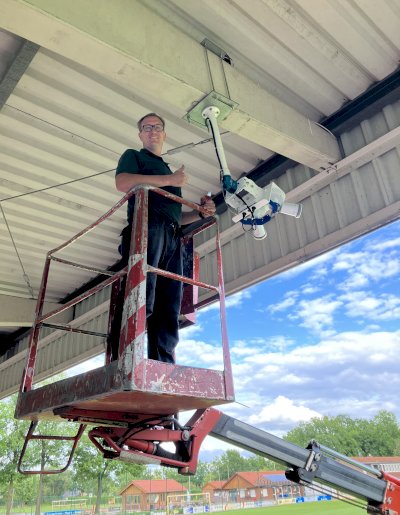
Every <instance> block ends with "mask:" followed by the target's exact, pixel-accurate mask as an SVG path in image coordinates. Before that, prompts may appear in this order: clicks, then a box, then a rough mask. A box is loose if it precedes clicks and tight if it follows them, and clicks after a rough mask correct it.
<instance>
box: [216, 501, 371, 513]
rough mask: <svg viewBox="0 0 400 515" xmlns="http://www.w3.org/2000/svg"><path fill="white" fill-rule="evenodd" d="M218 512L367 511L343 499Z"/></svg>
mask: <svg viewBox="0 0 400 515" xmlns="http://www.w3.org/2000/svg"><path fill="white" fill-rule="evenodd" d="M216 513H219V514H225V515H226V514H227V513H229V514H231V515H234V513H236V515H319V514H321V515H362V514H363V513H365V514H366V513H367V512H366V511H363V510H360V508H357V507H355V506H350V505H349V504H346V503H344V502H341V501H328V502H323V501H322V502H308V503H299V504H282V505H280V506H268V507H264V508H250V509H242V510H233V511H230V512H227V511H220V512H216ZM213 515H214V514H213Z"/></svg>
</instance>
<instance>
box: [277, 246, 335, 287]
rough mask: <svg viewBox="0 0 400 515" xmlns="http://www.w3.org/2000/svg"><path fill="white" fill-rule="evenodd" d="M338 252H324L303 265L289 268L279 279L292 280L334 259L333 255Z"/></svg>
mask: <svg viewBox="0 0 400 515" xmlns="http://www.w3.org/2000/svg"><path fill="white" fill-rule="evenodd" d="M338 252H339V249H333V250H330V251H329V252H325V253H324V254H321V255H320V256H317V257H315V258H313V259H310V260H308V261H305V262H304V263H301V264H300V265H297V266H295V267H293V268H291V269H290V270H287V271H286V272H283V273H282V274H280V275H279V279H283V280H287V279H292V278H293V277H295V276H297V275H300V274H302V273H303V272H305V271H306V270H311V269H313V268H318V267H321V265H323V264H325V263H326V262H328V261H331V260H332V259H334V257H335V255H336V254H337V253H338ZM322 268H323V267H322Z"/></svg>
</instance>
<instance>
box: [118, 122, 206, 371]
mask: <svg viewBox="0 0 400 515" xmlns="http://www.w3.org/2000/svg"><path fill="white" fill-rule="evenodd" d="M138 129H139V138H140V140H141V142H142V144H143V148H142V149H141V150H140V151H139V152H138V151H136V150H132V149H128V150H126V151H125V152H124V153H123V154H122V156H121V158H120V160H119V163H118V167H117V171H116V177H115V183H116V187H117V190H118V191H121V192H123V193H126V192H128V191H129V190H130V189H132V188H133V187H134V186H137V185H138V184H146V185H149V186H155V187H157V188H162V189H164V190H166V191H168V192H170V193H173V194H174V195H177V196H179V197H181V196H182V194H181V187H182V186H184V185H185V184H186V182H187V175H186V173H185V168H184V166H183V165H182V166H181V167H180V168H179V169H178V170H177V171H176V172H171V170H170V169H169V166H168V164H167V163H165V162H164V160H163V159H162V157H161V153H162V148H163V145H164V142H165V139H166V133H165V130H164V129H165V121H164V119H163V118H162V117H161V116H159V115H158V114H156V113H149V114H146V115H145V116H143V117H142V118H141V119H140V120H139V122H138ZM201 204H202V206H203V207H204V208H205V210H206V211H207V213H208V214H209V216H212V215H213V214H214V213H215V204H214V202H213V201H212V200H211V199H210V198H209V197H207V196H204V197H202V199H201ZM134 205H135V197H134V196H132V197H131V198H130V199H129V201H128V224H129V225H128V226H127V227H125V229H124V230H123V231H122V242H121V246H120V252H121V255H122V259H123V262H124V266H125V265H126V264H127V262H128V257H129V246H130V236H131V229H132V218H133V211H134ZM148 218H149V225H148V248H147V263H148V264H149V265H151V266H154V267H157V268H161V269H164V270H167V271H168V272H172V273H174V274H178V275H182V253H181V240H180V226H181V225H186V224H190V223H193V222H195V221H198V220H199V218H202V217H201V216H200V214H199V213H198V211H192V212H182V204H178V203H177V202H174V201H173V200H170V199H167V198H166V197H162V196H161V195H158V194H157V193H154V192H151V191H150V192H149V217H148ZM181 300H182V283H181V282H180V281H175V280H172V279H168V278H166V277H163V276H159V275H157V274H153V273H148V274H147V285H146V317H147V346H148V358H150V359H155V360H158V361H164V362H166V363H175V352H174V350H175V347H176V345H177V343H178V340H179V336H178V328H179V322H178V319H179V314H180V307H181Z"/></svg>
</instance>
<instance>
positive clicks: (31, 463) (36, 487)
mask: <svg viewBox="0 0 400 515" xmlns="http://www.w3.org/2000/svg"><path fill="white" fill-rule="evenodd" d="M15 402H16V396H12V397H9V398H8V399H6V400H3V401H1V402H0V457H1V460H0V495H2V498H3V499H4V500H5V507H6V515H9V514H10V513H11V509H12V505H13V501H17V500H18V502H19V503H21V502H22V503H25V504H27V505H30V506H33V505H35V507H36V508H35V515H39V514H40V506H41V504H42V503H43V501H45V500H46V499H50V498H52V499H57V498H58V499H61V498H62V497H63V496H64V495H65V493H66V492H68V494H69V496H77V495H78V496H88V495H92V496H93V498H94V499H95V513H100V505H101V499H102V496H106V495H113V496H116V495H118V494H119V493H120V492H121V490H122V489H123V488H124V487H125V486H126V485H127V484H128V483H129V482H131V481H133V480H134V479H150V478H154V479H160V478H174V479H176V480H177V481H179V482H180V483H182V484H183V485H184V486H185V487H186V488H188V489H190V490H191V491H193V492H195V491H201V488H202V486H203V485H204V484H205V483H207V482H208V481H217V480H221V481H222V480H227V479H228V478H229V477H231V476H232V475H233V474H235V473H236V472H244V471H261V470H273V469H275V468H279V465H276V464H275V463H274V462H272V461H270V460H268V459H266V458H264V457H261V456H257V455H251V454H250V453H247V454H245V455H243V454H241V452H239V451H237V450H227V451H225V452H224V453H223V454H222V455H220V456H218V457H216V458H214V460H212V461H211V462H203V461H200V462H199V464H198V470H197V473H196V475H195V476H193V477H191V478H190V479H189V478H188V477H185V476H181V475H179V474H177V472H176V471H175V470H173V469H168V468H163V467H159V468H156V469H154V468H150V467H145V466H142V465H135V464H127V463H124V462H120V461H115V460H104V459H103V457H102V455H101V454H100V453H99V452H98V451H97V449H96V448H95V447H94V445H93V444H92V443H91V442H90V440H89V439H88V437H87V436H86V435H84V436H83V437H82V439H81V441H80V442H79V445H78V448H77V450H76V453H75V456H74V460H73V464H72V466H71V467H70V469H69V470H67V471H66V472H64V473H62V474H56V475H46V476H42V475H33V476H29V475H28V476H26V475H21V474H19V473H18V472H17V463H18V459H19V455H20V452H21V448H22V445H23V442H24V438H25V435H26V432H27V429H28V427H29V421H21V420H15V419H14V410H15ZM76 430H77V426H76V425H75V424H70V423H67V422H52V421H42V422H40V423H39V425H38V428H37V430H36V433H39V434H52V435H54V434H59V435H72V434H74V433H76ZM284 439H286V440H288V441H291V442H293V443H295V444H297V445H299V446H301V447H305V446H306V445H307V444H308V442H309V441H310V440H311V439H315V440H317V441H318V442H319V443H321V444H323V445H325V446H326V447H330V448H332V449H334V450H336V451H337V452H339V453H342V454H345V455H346V456H353V457H356V456H396V455H399V454H400V428H399V425H398V423H397V420H396V417H395V415H394V414H393V413H391V412H389V411H385V410H382V411H380V412H379V413H378V414H377V415H375V416H374V417H373V418H372V419H369V420H367V419H360V418H351V417H350V416H347V415H339V416H336V417H329V416H324V417H322V418H313V419H311V420H310V421H309V422H302V423H300V424H299V425H298V426H296V427H294V428H293V429H292V430H291V431H289V432H288V433H287V435H286V436H285V437H284ZM29 448H30V451H29V453H27V456H26V459H25V467H26V468H28V469H29V468H39V469H49V468H50V469H51V468H56V469H57V468H61V467H62V466H63V465H65V462H66V459H67V457H68V454H69V449H70V442H67V443H66V442H63V441H48V440H37V441H32V442H31V443H30V445H29Z"/></svg>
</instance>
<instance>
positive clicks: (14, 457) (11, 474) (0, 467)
mask: <svg viewBox="0 0 400 515" xmlns="http://www.w3.org/2000/svg"><path fill="white" fill-rule="evenodd" d="M15 402H16V396H15V395H13V396H12V397H8V398H7V399H4V400H2V401H1V402H0V456H1V457H2V459H1V460H0V482H1V483H2V484H3V485H4V486H5V499H6V515H9V514H10V512H11V509H12V506H13V499H14V493H15V488H16V486H17V485H18V484H19V483H21V482H22V481H23V480H24V479H26V478H25V477H24V476H21V474H18V472H17V464H18V460H19V457H20V454H21V449H22V445H23V443H24V438H25V433H26V431H27V428H28V425H29V424H28V422H26V421H21V420H15V418H14V410H15Z"/></svg>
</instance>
